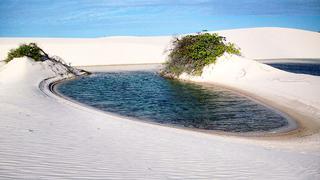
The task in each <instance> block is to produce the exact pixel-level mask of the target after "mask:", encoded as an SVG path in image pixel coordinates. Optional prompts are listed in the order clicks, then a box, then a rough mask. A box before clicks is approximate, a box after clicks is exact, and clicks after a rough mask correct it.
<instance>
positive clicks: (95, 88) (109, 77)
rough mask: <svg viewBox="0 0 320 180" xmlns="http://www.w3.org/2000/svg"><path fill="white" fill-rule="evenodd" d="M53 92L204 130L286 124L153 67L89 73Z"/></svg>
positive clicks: (228, 94)
mask: <svg viewBox="0 0 320 180" xmlns="http://www.w3.org/2000/svg"><path fill="white" fill-rule="evenodd" d="M57 90H58V92H60V93H62V94H63V95H65V96H67V97H70V98H72V99H74V100H76V101H79V102H81V103H84V104H87V105H90V106H93V107H96V108H98V109H101V110H104V111H107V112H112V113H117V114H120V115H123V116H128V117H134V118H137V119H141V120H147V121H152V122H156V123H162V124H170V125H177V126H184V127H192V128H200V129H206V130H220V131H227V132H262V131H270V130H273V129H277V128H280V127H284V126H286V125H288V121H287V120H286V118H285V117H283V116H282V115H280V114H279V113H277V112H275V111H273V110H271V109H269V108H266V107H264V106H263V105H261V104H259V103H257V102H255V101H252V100H250V99H248V98H247V97H244V96H241V95H239V94H236V93H234V92H232V91H229V90H226V89H223V88H220V87H216V86H213V85H200V84H194V83H187V82H181V81H177V80H167V79H164V78H162V77H160V76H159V75H158V74H156V73H155V72H144V71H129V72H127V71H122V72H103V73H95V74H93V75H91V76H86V77H81V78H79V79H75V80H69V81H65V82H63V83H61V84H59V85H58V86H57Z"/></svg>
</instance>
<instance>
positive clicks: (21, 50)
mask: <svg viewBox="0 0 320 180" xmlns="http://www.w3.org/2000/svg"><path fill="white" fill-rule="evenodd" d="M25 56H26V57H29V58H32V59H33V60H34V61H47V60H48V61H51V63H52V64H53V65H61V66H62V67H63V68H64V69H65V70H66V71H67V72H69V73H71V74H74V75H76V76H77V75H79V74H90V72H88V71H85V70H80V69H76V68H74V67H72V66H71V65H70V64H69V65H68V64H67V63H66V62H65V61H64V60H63V59H62V58H60V57H59V56H49V55H48V54H47V53H46V52H45V51H43V50H42V49H41V48H40V47H39V46H38V45H37V44H36V43H29V44H21V45H20V46H19V47H18V48H16V49H11V50H10V51H9V53H8V56H7V58H6V59H5V60H4V61H5V62H7V63H8V62H10V61H11V60H13V59H14V58H20V57H25ZM52 70H53V71H56V70H57V68H55V69H53V68H52ZM56 73H59V72H56Z"/></svg>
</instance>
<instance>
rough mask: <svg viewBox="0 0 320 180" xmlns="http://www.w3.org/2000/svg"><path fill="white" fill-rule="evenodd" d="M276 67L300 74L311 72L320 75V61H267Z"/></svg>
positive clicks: (310, 73)
mask: <svg viewBox="0 0 320 180" xmlns="http://www.w3.org/2000/svg"><path fill="white" fill-rule="evenodd" d="M266 64H268V65H270V66H273V67H275V68H278V69H281V70H284V71H288V72H292V73H298V74H309V75H314V76H320V63H295V62H284V63H266Z"/></svg>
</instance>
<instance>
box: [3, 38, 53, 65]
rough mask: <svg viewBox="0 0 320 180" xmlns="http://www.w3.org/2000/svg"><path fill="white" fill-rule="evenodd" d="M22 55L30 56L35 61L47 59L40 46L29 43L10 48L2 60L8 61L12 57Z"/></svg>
mask: <svg viewBox="0 0 320 180" xmlns="http://www.w3.org/2000/svg"><path fill="white" fill-rule="evenodd" d="M24 56H26V57H30V58H32V59H34V60H35V61H44V60H46V59H48V55H47V54H46V53H45V52H44V51H43V50H42V49H41V48H39V47H38V46H37V44H36V43H29V44H21V45H20V46H19V47H18V48H16V49H11V50H10V51H9V53H8V56H7V58H6V59H5V60H4V61H6V62H9V61H11V60H12V59H14V58H19V57H24Z"/></svg>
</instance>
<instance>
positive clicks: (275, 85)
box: [0, 28, 320, 179]
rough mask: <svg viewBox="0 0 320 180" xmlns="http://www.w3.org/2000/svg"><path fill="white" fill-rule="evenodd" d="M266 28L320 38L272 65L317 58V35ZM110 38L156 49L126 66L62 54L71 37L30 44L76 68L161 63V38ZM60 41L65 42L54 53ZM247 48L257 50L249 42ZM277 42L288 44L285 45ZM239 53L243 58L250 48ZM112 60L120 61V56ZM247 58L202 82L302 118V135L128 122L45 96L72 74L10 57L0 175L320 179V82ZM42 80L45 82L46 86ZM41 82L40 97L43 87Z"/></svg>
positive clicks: (4, 74)
mask: <svg viewBox="0 0 320 180" xmlns="http://www.w3.org/2000/svg"><path fill="white" fill-rule="evenodd" d="M261 29H262V30H261ZM261 29H259V28H258V29H257V30H256V31H253V30H252V29H251V30H249V31H247V35H249V34H253V37H255V36H258V35H261V34H259V33H262V32H263V33H266V31H268V28H266V29H264V28H261ZM269 31H270V32H269V33H267V35H269V36H271V35H272V34H277V33H278V34H279V33H280V32H286V33H280V34H281V35H284V37H283V38H285V37H287V38H290V36H286V35H285V34H289V35H290V34H291V35H299V36H298V37H295V38H292V39H293V40H291V41H295V40H299V39H304V38H303V37H304V36H305V39H307V40H308V39H309V38H311V37H316V38H315V39H314V38H312V39H313V40H310V43H308V42H305V41H303V42H304V43H302V45H301V44H299V45H296V44H294V45H292V47H290V48H292V49H290V48H289V47H287V49H284V50H283V51H276V52H272V53H273V54H271V55H270V58H274V57H282V56H288V55H291V56H290V57H304V58H319V57H320V55H319V54H318V53H319V52H318V51H316V50H315V49H314V48H313V46H314V45H315V44H314V43H316V44H318V43H319V42H320V41H319V35H315V34H314V33H311V32H305V31H300V30H286V29H276V28H273V29H272V28H271V30H270V29H269ZM232 32H234V33H235V32H236V31H228V32H226V34H232ZM244 32H245V31H244V30H240V31H239V34H240V35H242V36H243V35H245V34H246V33H244ZM253 32H254V33H253ZM247 37H248V36H247ZM276 37H277V36H276ZM107 39H112V38H107ZM114 39H117V40H114V41H113V43H119V44H118V46H115V47H120V46H121V45H123V44H122V43H124V44H130V45H128V46H123V47H136V44H135V43H142V44H144V46H149V45H150V44H148V42H150V43H151V42H159V41H161V43H160V42H159V44H158V45H155V46H153V47H154V48H155V49H157V50H156V51H152V50H150V51H148V49H144V50H141V46H137V47H136V48H139V49H140V50H139V53H137V54H136V55H134V54H130V53H131V52H132V51H134V49H133V50H132V49H130V50H128V51H124V52H123V53H122V54H123V55H122V56H121V58H131V57H132V58H131V59H130V60H126V61H124V59H123V61H120V60H121V58H120V59H117V58H115V59H114V60H110V58H112V56H113V55H109V56H108V55H106V54H108V53H107V52H105V51H104V52H101V53H102V54H95V56H94V57H93V59H92V61H88V57H89V56H92V54H91V53H94V52H95V53H98V51H94V52H93V51H92V52H90V53H88V52H87V51H84V52H82V51H79V48H80V49H81V48H85V46H86V45H83V44H84V42H86V41H82V40H79V42H81V44H80V45H74V47H76V46H77V47H78V49H77V48H71V49H70V52H68V53H67V51H68V48H67V47H71V45H70V43H71V44H72V43H74V42H75V41H77V40H70V41H69V42H67V41H66V40H59V39H56V40H39V39H36V40H39V42H40V43H43V45H44V46H45V47H46V48H48V50H47V51H48V52H51V51H50V50H51V49H52V50H54V49H55V48H56V49H55V50H56V51H55V53H54V54H58V55H60V54H59V53H58V52H62V54H61V56H62V57H64V58H65V59H70V62H77V61H78V63H75V64H78V65H87V64H90V63H91V65H94V64H100V65H102V64H115V63H124V64H132V63H130V62H131V61H132V62H134V61H135V60H137V59H140V58H141V57H144V58H145V59H143V58H141V60H142V61H141V60H140V61H137V62H135V63H141V62H143V61H147V59H148V58H154V57H159V59H156V58H154V61H153V62H155V63H157V62H158V61H163V59H161V57H160V55H159V52H160V51H162V50H159V49H161V48H162V47H163V44H162V43H163V39H161V38H160V39H158V38H155V40H152V38H150V39H148V38H147V40H145V39H143V38H142V39H140V40H139V38H127V39H126V38H124V37H121V38H118V37H117V38H114ZM133 39H134V40H133ZM239 39H243V37H241V38H240V37H239ZM258 39H259V38H258ZM265 39H266V43H265V44H264V45H267V46H268V42H270V43H271V42H273V43H275V41H274V40H270V41H269V40H268V38H265ZM271 39H272V38H271ZM31 40H32V41H33V40H35V39H31ZM120 40H121V42H120ZM126 40H127V41H126ZM20 41H21V39H20V40H19V39H13V40H11V39H5V40H3V39H0V49H1V53H3V52H4V51H3V50H6V49H7V48H8V47H9V46H13V44H15V43H18V42H20ZM88 41H90V40H88ZM93 41H94V40H93ZM133 41H134V42H133ZM239 41H240V40H239ZM291 41H290V42H291ZM53 42H54V43H55V45H53V44H52V43H53ZM60 42H61V44H62V45H61V47H60V48H58V46H60V44H59V43H60ZM96 42H97V41H94V43H96ZM143 42H145V43H143ZM250 42H252V43H253V45H252V46H254V39H251V40H250ZM82 43H83V44H82ZM113 43H111V45H110V47H111V46H112V45H113ZM255 43H256V44H258V43H260V42H255ZM49 44H51V45H49ZM63 44H64V45H63ZM248 44H250V43H248ZM281 44H282V45H283V44H290V45H291V43H288V42H283V43H280V45H281ZM91 45H92V44H91ZM269 45H270V46H271V44H269ZM280 45H278V44H274V46H272V48H273V49H275V48H276V49H277V48H282V47H281V46H280ZM72 46H73V45H72ZM97 46H98V45H97ZM97 46H93V47H92V48H96V47H97ZM300 46H301V47H302V46H304V47H311V49H308V48H304V49H303V48H302V49H300V50H299V52H298V53H299V54H300V55H298V54H296V53H297V52H296V50H297V49H295V48H301V47H300ZM101 47H103V46H102V45H101V44H100V45H99V48H101ZM243 47H244V49H246V50H244V51H245V53H246V54H247V55H248V56H249V55H250V48H249V45H248V46H243ZM318 47H319V46H318ZM50 48H51V49H50ZM76 49H77V50H76ZM100 50H101V49H100ZM255 50H256V49H253V50H252V54H251V55H252V57H253V56H255ZM278 50H279V49H278ZM117 51H118V52H119V50H117ZM262 51H263V50H260V51H259V52H260V57H265V55H267V54H269V53H270V52H269V51H266V52H265V53H263V52H262ZM301 51H302V52H301ZM76 52H81V53H88V54H89V55H88V54H87V55H86V56H85V57H81V59H77V57H79V56H80V55H81V53H79V54H80V55H79V54H77V53H76ZM125 52H127V53H125ZM145 52H149V53H147V54H148V55H144V53H145ZM132 53H133V52H132ZM111 54H114V55H116V52H112V53H111ZM104 55H106V57H104V58H103V59H108V61H107V62H105V61H103V60H101V57H103V56H104ZM99 56H100V57H99ZM126 56H127V57H126ZM147 56H148V57H147ZM161 56H162V55H161ZM66 57H69V58H66ZM252 57H250V58H252ZM250 58H248V57H247V60H246V59H244V60H240V61H238V63H234V64H236V66H233V65H232V63H231V62H232V60H235V59H236V58H231V61H226V62H230V63H231V64H228V63H225V64H224V63H222V64H221V63H220V64H219V66H218V68H216V69H218V70H223V69H224V68H225V67H228V76H224V78H221V76H220V75H223V74H225V73H223V71H212V69H210V68H209V69H208V71H207V74H206V76H204V77H203V78H204V79H202V80H208V81H206V83H208V82H209V83H217V84H219V85H222V86H224V87H227V88H231V89H236V91H239V92H240V93H242V94H244V95H248V96H250V97H252V98H254V99H257V100H259V101H262V102H264V103H265V104H269V105H272V106H273V107H275V108H277V109H280V110H281V111H283V112H285V113H287V114H288V115H289V116H291V117H293V118H294V119H298V120H299V121H298V122H300V123H299V125H300V127H301V129H299V132H298V133H297V132H292V133H294V134H284V135H283V136H278V137H263V138H248V137H236V136H229V135H213V134H207V133H200V132H197V131H189V130H185V129H177V128H170V127H166V126H159V125H155V124H150V123H144V122H139V121H132V120H130V119H127V118H123V117H119V116H114V115H111V114H108V113H105V112H101V111H98V110H96V109H93V108H87V107H85V106H82V105H79V104H77V103H74V102H71V101H68V100H65V99H63V98H61V97H57V96H56V95H54V94H52V93H51V92H50V88H47V87H48V85H49V84H50V83H52V82H55V81H58V80H61V79H63V78H68V76H62V77H61V76H57V74H55V73H54V72H53V71H51V69H50V66H49V65H48V64H47V62H44V63H36V62H33V61H32V60H30V59H27V58H22V59H16V60H14V61H12V62H10V63H9V64H7V65H5V66H3V67H1V68H0V99H1V100H0V109H1V110H0V117H1V121H0V132H1V136H0V147H1V148H0V167H1V168H0V178H3V179H7V178H13V179H26V178H29V179H39V178H42V179H52V178H56V179H69V178H84V179H93V178H94V179H98V178H102V179H319V178H320V173H319V164H320V153H319V152H320V143H319V142H320V135H319V131H318V130H319V118H318V117H319V116H318V115H319V114H318V112H319V111H318V110H319V104H320V101H319V98H320V97H319V96H318V95H317V92H319V91H318V90H319V86H320V83H319V77H314V76H308V75H294V74H292V73H285V72H282V71H277V70H274V69H272V68H270V67H266V66H261V65H260V63H252V61H251V60H250ZM109 60H110V61H109ZM117 60H119V61H117ZM241 62H242V63H241ZM143 63H146V62H143ZM239 65H240V66H239ZM17 72H18V73H17ZM244 72H245V73H244ZM220 73H221V74H220ZM211 75H217V76H216V78H217V79H220V80H221V81H218V80H217V79H215V78H212V76H211ZM206 78H208V79H206ZM44 79H47V80H46V81H43V80H44ZM193 80H196V79H193ZM222 80H223V81H222ZM41 82H42V83H41ZM199 82H200V81H199ZM203 82H204V81H203ZM40 83H41V87H42V90H43V91H44V92H45V93H43V91H42V90H40V89H39V84H40ZM279 94H280V95H281V96H279Z"/></svg>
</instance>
